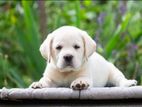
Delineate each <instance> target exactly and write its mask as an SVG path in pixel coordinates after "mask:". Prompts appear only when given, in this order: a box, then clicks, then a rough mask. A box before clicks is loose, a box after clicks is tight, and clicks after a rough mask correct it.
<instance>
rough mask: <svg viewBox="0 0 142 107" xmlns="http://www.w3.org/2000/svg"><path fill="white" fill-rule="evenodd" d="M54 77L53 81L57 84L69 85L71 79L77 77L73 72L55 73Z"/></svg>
mask: <svg viewBox="0 0 142 107" xmlns="http://www.w3.org/2000/svg"><path fill="white" fill-rule="evenodd" d="M55 75H56V78H54V82H55V83H56V84H57V85H58V86H63V87H69V86H70V84H71V83H72V81H74V80H75V79H76V78H77V77H76V75H75V74H74V73H57V74H55Z"/></svg>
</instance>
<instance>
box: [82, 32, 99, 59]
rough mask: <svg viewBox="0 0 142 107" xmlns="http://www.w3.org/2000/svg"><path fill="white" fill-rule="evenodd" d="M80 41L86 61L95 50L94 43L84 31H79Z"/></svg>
mask: <svg viewBox="0 0 142 107" xmlns="http://www.w3.org/2000/svg"><path fill="white" fill-rule="evenodd" d="M81 34H82V39H83V43H84V56H85V58H86V60H87V59H88V57H89V56H91V55H92V54H93V52H94V51H95V50H96V42H95V41H94V40H93V39H92V38H91V37H90V36H89V35H88V34H87V32H85V31H81Z"/></svg>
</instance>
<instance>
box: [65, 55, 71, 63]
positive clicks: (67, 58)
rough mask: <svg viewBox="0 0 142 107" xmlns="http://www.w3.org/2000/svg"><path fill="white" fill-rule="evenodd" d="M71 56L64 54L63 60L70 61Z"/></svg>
mask: <svg viewBox="0 0 142 107" xmlns="http://www.w3.org/2000/svg"><path fill="white" fill-rule="evenodd" d="M72 58H73V56H72V55H65V56H64V60H65V61H66V62H71V61H72Z"/></svg>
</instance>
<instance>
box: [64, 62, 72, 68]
mask: <svg viewBox="0 0 142 107" xmlns="http://www.w3.org/2000/svg"><path fill="white" fill-rule="evenodd" d="M64 68H74V66H73V64H72V63H67V62H66V63H65V64H64Z"/></svg>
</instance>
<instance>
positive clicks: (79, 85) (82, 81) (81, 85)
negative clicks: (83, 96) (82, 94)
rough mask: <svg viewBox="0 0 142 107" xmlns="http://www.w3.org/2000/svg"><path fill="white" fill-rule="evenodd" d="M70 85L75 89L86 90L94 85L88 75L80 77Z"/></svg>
mask: <svg viewBox="0 0 142 107" xmlns="http://www.w3.org/2000/svg"><path fill="white" fill-rule="evenodd" d="M70 87H71V88H72V89H73V90H84V89H87V88H88V87H92V81H91V80H90V79H89V78H88V77H79V78H77V79H76V80H74V81H73V82H72V83H71V85H70Z"/></svg>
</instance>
